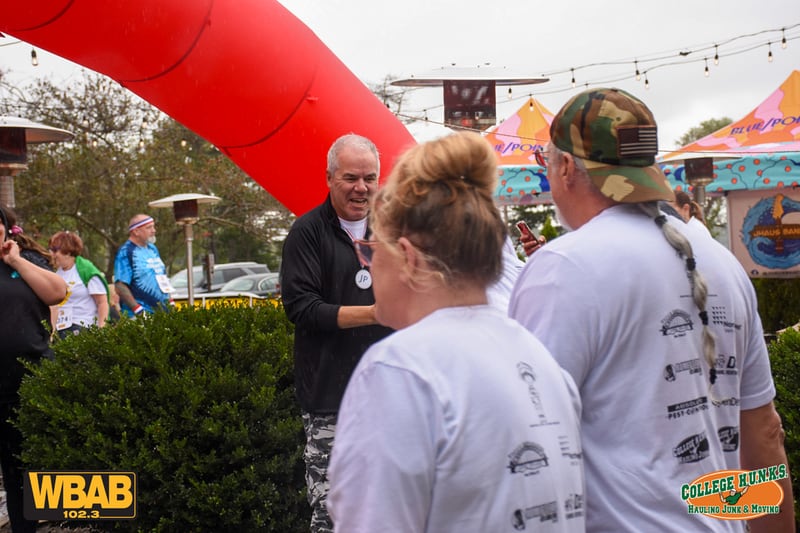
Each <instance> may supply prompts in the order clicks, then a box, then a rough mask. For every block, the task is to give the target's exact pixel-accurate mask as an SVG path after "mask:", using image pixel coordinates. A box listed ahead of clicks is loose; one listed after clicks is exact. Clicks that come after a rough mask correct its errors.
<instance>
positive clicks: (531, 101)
mask: <svg viewBox="0 0 800 533" xmlns="http://www.w3.org/2000/svg"><path fill="white" fill-rule="evenodd" d="M528 97H529V98H530V99H531V100H530V102H529V103H528V109H529V110H530V112H531V113H533V95H532V94H530V95H528Z"/></svg>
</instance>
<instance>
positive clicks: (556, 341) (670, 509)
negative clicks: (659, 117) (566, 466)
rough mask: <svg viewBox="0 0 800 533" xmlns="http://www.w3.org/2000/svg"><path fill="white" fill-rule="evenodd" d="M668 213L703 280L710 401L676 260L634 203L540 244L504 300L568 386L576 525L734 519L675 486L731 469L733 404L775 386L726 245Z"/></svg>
mask: <svg viewBox="0 0 800 533" xmlns="http://www.w3.org/2000/svg"><path fill="white" fill-rule="evenodd" d="M667 218H668V220H669V222H668V223H669V224H672V225H673V226H675V227H676V228H678V230H679V231H681V232H682V233H684V235H687V236H688V238H689V239H690V242H691V244H692V246H693V248H694V251H695V256H696V261H697V269H698V270H699V271H700V272H701V273H702V274H703V275H704V277H705V279H706V281H707V283H708V304H707V312H708V316H709V321H710V324H711V329H712V331H713V332H714V334H715V336H716V339H717V353H718V354H719V357H718V359H717V361H716V364H715V366H716V371H717V384H716V385H715V386H714V389H713V391H714V396H713V398H712V396H711V395H710V394H709V368H708V365H707V363H706V362H705V360H704V359H703V358H702V355H701V354H702V351H701V329H702V326H701V324H700V319H699V315H698V309H697V307H696V305H695V303H694V301H693V299H692V297H691V295H690V287H689V281H688V278H687V274H686V267H685V263H684V261H683V260H682V259H681V258H680V257H679V256H678V254H677V252H676V251H675V250H674V249H673V248H672V246H670V245H669V244H668V243H667V241H666V239H665V238H664V235H663V233H662V231H661V229H659V228H658V226H657V225H656V224H655V223H654V222H653V221H652V219H650V218H648V217H647V216H645V215H644V214H643V213H641V212H640V211H638V210H637V209H636V208H635V207H633V206H617V207H612V208H610V209H607V210H605V211H603V212H602V213H601V214H600V215H598V216H597V217H595V218H594V219H592V220H591V221H589V222H588V223H587V224H585V225H584V226H583V227H581V228H580V229H579V230H578V231H575V232H572V233H568V234H566V235H563V236H561V237H559V238H558V239H554V240H553V241H550V242H548V243H547V245H546V246H545V247H543V248H542V249H541V250H538V251H537V252H536V253H535V254H533V256H531V257H530V258H529V259H528V262H527V264H526V267H525V269H524V270H523V272H522V274H521V275H520V277H519V280H518V282H517V285H516V287H515V288H514V291H513V293H512V296H511V302H510V306H509V314H510V316H511V317H513V318H515V319H517V320H519V321H520V322H521V323H522V324H523V325H524V326H525V327H527V328H528V329H530V330H531V331H532V332H533V333H534V334H535V335H536V336H537V337H538V338H539V339H540V340H541V341H542V342H543V343H544V345H545V346H547V347H548V349H549V350H550V351H551V353H552V354H553V356H554V357H555V358H556V360H557V361H558V362H559V363H560V364H561V365H562V366H563V367H564V368H565V369H566V370H567V371H568V372H569V373H570V374H572V376H573V378H575V381H576V383H577V385H578V387H579V389H580V393H581V399H582V402H583V416H582V423H581V430H582V436H583V449H584V457H585V462H586V485H587V495H586V502H587V530H589V531H609V532H610V531H614V532H618V531H697V530H699V529H701V528H703V527H705V528H707V530H709V531H741V530H742V528H743V524H742V523H741V522H736V521H726V520H718V519H714V518H709V517H705V516H702V515H697V514H692V515H689V514H688V508H687V504H686V502H685V501H683V500H682V499H681V485H682V484H684V483H690V482H692V481H693V480H695V479H696V478H697V477H699V476H701V475H703V474H706V473H710V472H714V471H717V470H725V469H737V468H739V442H740V437H739V410H740V409H752V408H756V407H761V406H763V405H766V404H767V403H769V402H770V401H771V400H772V398H773V396H774V395H775V388H774V385H773V383H772V378H771V374H770V368H769V360H768V358H767V351H766V346H765V344H764V340H763V331H762V327H761V322H760V319H759V317H758V313H757V306H756V298H755V292H754V290H753V287H752V284H751V283H750V280H749V279H748V278H747V275H746V274H745V272H744V270H743V269H742V267H741V266H740V265H739V263H738V261H737V260H736V259H735V258H734V257H733V255H732V254H731V253H730V252H728V250H726V249H725V248H724V247H723V246H722V245H720V244H719V243H718V242H716V241H714V240H713V239H710V238H708V236H707V235H705V236H704V235H702V234H700V233H699V232H697V231H694V230H692V229H687V226H686V225H685V224H683V223H682V222H681V221H679V220H673V218H672V217H667ZM714 400H716V401H717V403H715V401H714ZM704 530H706V529H704Z"/></svg>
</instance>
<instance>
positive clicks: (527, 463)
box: [328, 305, 584, 533]
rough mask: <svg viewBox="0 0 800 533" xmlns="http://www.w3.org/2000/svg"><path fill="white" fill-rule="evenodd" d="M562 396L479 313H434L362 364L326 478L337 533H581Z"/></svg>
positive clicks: (514, 338)
mask: <svg viewBox="0 0 800 533" xmlns="http://www.w3.org/2000/svg"><path fill="white" fill-rule="evenodd" d="M579 412H580V401H579V399H578V398H577V393H576V391H575V385H574V383H572V380H571V379H570V378H569V377H568V376H567V375H566V373H565V372H564V371H563V370H562V369H561V368H559V367H558V365H557V364H556V363H555V361H554V360H553V359H552V357H551V356H550V355H549V354H548V353H547V351H546V350H545V349H544V347H543V346H542V345H541V343H539V342H538V341H537V340H536V339H535V338H534V337H533V336H532V335H530V333H528V332H527V331H525V329H524V328H522V327H521V326H520V325H519V324H517V323H516V322H514V321H513V320H511V319H509V318H508V317H507V316H505V313H504V312H502V311H500V310H498V309H495V308H493V307H491V306H488V305H483V306H476V307H455V308H445V309H440V310H438V311H435V312H434V313H432V314H430V315H428V316H427V317H425V318H424V319H422V320H421V321H419V322H417V323H416V324H414V325H412V326H410V327H408V328H405V329H403V330H400V331H397V332H395V333H394V334H392V335H390V336H389V337H387V338H386V339H384V340H382V341H380V342H378V343H376V344H375V345H373V346H372V347H371V348H370V349H369V350H368V351H367V352H366V354H364V356H363V358H362V359H361V361H360V363H359V365H358V367H357V368H356V370H355V372H354V373H353V376H352V377H351V379H350V382H349V384H348V387H347V391H346V393H345V396H344V399H343V401H342V405H341V409H340V411H339V418H338V424H337V428H336V439H335V442H334V445H333V452H332V455H331V463H330V467H329V470H328V475H329V479H330V483H331V489H330V493H329V496H328V508H329V510H330V514H331V517H332V518H333V521H334V525H335V527H336V529H337V531H347V532H348V533H355V532H362V533H381V532H385V533H389V532H391V533H404V532H415V533H420V532H430V533H450V532H452V533H463V532H467V531H470V532H492V533H497V532H505V531H507V532H514V531H518V530H522V529H527V530H532V531H559V532H567V531H581V532H582V531H584V517H583V513H584V509H583V473H582V458H581V450H580V437H579V434H578V419H579V416H580V415H579Z"/></svg>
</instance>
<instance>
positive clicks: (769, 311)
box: [752, 278, 800, 334]
mask: <svg viewBox="0 0 800 533" xmlns="http://www.w3.org/2000/svg"><path fill="white" fill-rule="evenodd" d="M752 281H753V286H754V287H755V289H756V295H757V297H758V314H759V316H760V317H761V322H762V323H763V324H764V332H766V333H767V334H772V333H775V332H776V331H778V330H781V329H784V328H788V327H789V326H793V325H794V324H797V322H798V321H800V278H789V279H773V278H755V279H753V280H752Z"/></svg>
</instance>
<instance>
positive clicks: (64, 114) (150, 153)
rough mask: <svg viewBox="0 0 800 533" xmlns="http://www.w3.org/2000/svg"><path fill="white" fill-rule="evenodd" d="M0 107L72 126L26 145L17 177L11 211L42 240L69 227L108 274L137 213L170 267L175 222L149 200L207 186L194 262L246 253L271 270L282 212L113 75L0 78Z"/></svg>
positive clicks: (177, 255)
mask: <svg viewBox="0 0 800 533" xmlns="http://www.w3.org/2000/svg"><path fill="white" fill-rule="evenodd" d="M0 92H2V94H3V96H4V98H3V99H2V100H0V112H2V114H6V115H17V116H22V117H24V118H26V119H29V120H32V121H35V122H41V123H44V124H47V125H50V126H55V127H59V128H64V129H67V130H69V131H71V132H73V133H74V134H75V138H74V139H73V140H72V141H69V142H64V143H46V144H40V145H29V147H28V151H29V154H28V169H27V170H26V171H24V172H22V173H21V174H19V176H17V178H16V186H15V193H16V211H17V212H18V214H19V215H20V218H21V220H22V221H23V228H24V229H25V231H26V232H27V233H30V234H33V235H34V237H36V238H37V239H39V240H40V241H41V242H43V243H46V241H47V239H48V238H49V237H50V235H52V234H53V233H55V232H56V231H59V230H69V231H75V232H77V233H78V234H79V235H80V236H81V238H82V239H83V241H84V243H85V251H84V255H85V256H86V257H88V258H89V259H90V260H92V261H93V262H94V263H95V264H97V265H98V266H99V267H100V268H101V270H103V271H105V273H106V275H107V276H109V277H110V276H111V275H112V273H113V261H114V254H115V253H116V250H117V248H118V247H119V246H120V245H121V244H122V243H123V242H124V241H125V240H126V239H127V237H128V231H127V226H128V221H129V220H130V218H131V217H132V216H133V215H135V214H136V213H140V212H145V213H148V214H151V215H152V216H153V217H154V218H155V219H156V223H157V227H158V230H159V233H158V246H159V249H160V251H161V255H162V258H163V259H164V262H165V263H166V264H167V268H168V269H170V271H173V272H174V271H176V270H178V269H180V268H183V267H184V266H185V264H186V247H185V240H184V231H183V228H181V227H179V226H177V225H176V224H175V220H174V217H173V214H172V212H171V210H169V209H153V208H151V207H149V206H148V202H151V201H153V200H156V199H159V198H163V197H166V196H170V195H172V194H177V193H201V194H213V195H216V196H219V197H220V198H222V201H221V202H220V203H218V204H215V205H213V206H211V205H204V206H202V207H201V209H200V220H199V221H198V223H197V224H196V225H195V227H194V242H193V252H194V253H193V256H194V257H193V260H194V263H195V264H199V262H200V260H201V258H202V257H203V256H204V255H205V254H206V253H208V252H213V253H214V254H215V260H216V262H218V263H219V262H226V261H238V260H255V261H259V262H266V263H268V264H269V265H270V266H271V267H272V268H277V266H278V262H279V257H278V253H279V251H280V241H281V239H282V237H283V235H284V234H285V232H286V231H287V230H288V227H289V225H290V224H291V221H292V216H291V214H290V213H289V211H288V210H287V209H286V208H284V207H283V206H282V205H280V204H279V203H278V202H277V201H276V200H275V199H274V198H273V197H272V196H271V195H270V194H269V193H268V192H267V191H265V190H264V189H263V188H262V187H261V186H259V185H258V184H257V183H256V182H255V181H253V180H252V179H251V178H249V177H248V176H247V175H246V174H245V173H244V172H242V171H241V169H239V168H238V167H236V166H235V165H234V164H233V163H232V162H231V161H230V160H229V159H228V158H227V157H225V156H224V155H223V154H221V153H220V152H219V150H217V149H216V148H215V147H214V146H213V145H211V144H210V143H208V142H207V141H205V140H204V139H202V138H201V137H199V136H197V135H195V134H194V133H192V132H191V131H189V130H187V129H186V128H184V127H183V126H181V125H180V124H178V123H176V122H175V121H174V120H172V119H170V118H168V117H166V116H165V115H164V114H163V113H161V112H159V111H158V110H157V109H155V108H154V107H153V106H151V105H149V104H148V103H146V102H144V101H143V100H141V99H139V98H138V97H137V96H135V95H133V94H132V93H130V92H129V91H127V90H126V89H124V88H123V87H121V86H119V85H118V84H117V83H116V82H114V81H112V80H110V79H109V78H106V77H104V76H101V75H98V74H86V75H85V76H84V77H83V78H82V79H79V80H77V81H75V82H73V83H71V84H68V85H66V86H60V85H56V84H54V83H52V82H51V81H49V80H38V81H36V82H34V83H33V84H32V85H30V86H26V87H24V88H19V87H12V86H9V85H8V84H6V83H4V82H3V80H2V78H0Z"/></svg>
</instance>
